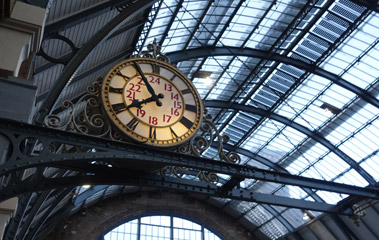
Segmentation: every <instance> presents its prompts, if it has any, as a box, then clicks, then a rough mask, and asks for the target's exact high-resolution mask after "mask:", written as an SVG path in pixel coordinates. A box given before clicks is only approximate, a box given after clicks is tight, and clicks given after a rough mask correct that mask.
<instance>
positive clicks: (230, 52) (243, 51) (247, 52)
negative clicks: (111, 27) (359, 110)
mask: <svg viewBox="0 0 379 240" xmlns="http://www.w3.org/2000/svg"><path fill="white" fill-rule="evenodd" d="M166 55H167V56H168V57H169V58H170V60H171V62H173V63H176V62H181V61H185V60H189V59H196V58H204V57H209V56H245V57H252V58H260V59H266V60H271V61H276V62H281V63H284V64H288V65H292V66H294V67H297V68H299V69H304V70H306V71H308V72H311V73H313V74H316V75H318V76H320V77H323V78H326V79H328V80H330V81H332V82H333V83H335V84H337V85H339V86H340V87H343V88H345V89H347V90H349V91H351V92H353V93H355V94H356V95H358V96H359V97H360V98H361V99H363V100H365V101H366V102H368V103H370V104H372V105H374V106H375V107H377V108H379V100H378V99H377V98H376V97H375V96H374V95H372V94H371V93H368V92H367V91H365V90H364V89H362V88H360V87H358V86H356V85H354V84H352V83H350V82H348V81H346V80H344V79H343V78H342V77H340V76H338V75H336V74H334V73H332V72H329V71H326V70H324V69H322V68H320V67H318V66H315V65H313V64H309V63H306V62H303V61H300V60H297V59H294V58H291V57H287V56H284V55H280V54H273V53H270V52H267V51H263V50H258V49H252V48H238V47H228V46H225V47H201V48H194V49H188V50H186V51H176V52H171V53H167V54H166Z"/></svg>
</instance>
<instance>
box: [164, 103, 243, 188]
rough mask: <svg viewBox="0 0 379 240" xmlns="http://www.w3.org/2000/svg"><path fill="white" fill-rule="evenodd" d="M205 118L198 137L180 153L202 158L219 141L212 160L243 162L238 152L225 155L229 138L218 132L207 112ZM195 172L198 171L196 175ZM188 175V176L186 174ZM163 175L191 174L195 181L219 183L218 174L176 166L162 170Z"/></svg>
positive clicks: (182, 147) (180, 175)
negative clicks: (225, 145)
mask: <svg viewBox="0 0 379 240" xmlns="http://www.w3.org/2000/svg"><path fill="white" fill-rule="evenodd" d="M204 114H205V116H204V118H203V123H202V125H201V127H200V131H199V132H198V135H196V136H195V137H194V138H193V139H191V141H189V142H188V143H186V144H183V145H181V146H179V147H178V148H177V151H178V152H180V153H184V154H188V155H194V156H202V155H203V154H204V153H205V152H206V151H207V150H208V149H210V148H211V147H212V145H213V142H214V141H215V140H217V151H216V153H215V154H214V155H213V156H211V157H210V158H211V159H213V160H216V161H225V162H229V163H235V164H239V163H240V162H241V157H240V156H239V155H238V153H236V152H227V153H225V151H224V148H223V144H226V143H227V142H228V141H229V136H227V135H221V134H220V132H219V131H218V129H217V127H216V125H215V124H214V123H213V122H212V116H211V115H209V114H207V111H206V110H205V113H204ZM194 171H197V173H196V174H195V173H194ZM186 173H187V174H186ZM161 174H162V175H168V176H175V177H178V178H182V177H187V178H189V174H190V175H191V176H193V179H195V178H198V179H199V180H201V181H206V182H211V183H218V182H219V177H218V176H217V174H216V173H213V172H209V173H205V172H204V171H202V170H195V169H188V168H180V167H174V166H167V167H164V168H163V169H162V170H161Z"/></svg>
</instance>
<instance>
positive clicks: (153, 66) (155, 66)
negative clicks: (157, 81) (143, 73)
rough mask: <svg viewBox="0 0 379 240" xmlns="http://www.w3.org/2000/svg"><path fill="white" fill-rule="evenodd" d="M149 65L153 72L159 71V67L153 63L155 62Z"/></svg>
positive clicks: (157, 72)
mask: <svg viewBox="0 0 379 240" xmlns="http://www.w3.org/2000/svg"><path fill="white" fill-rule="evenodd" d="M151 67H152V68H153V73H156V74H159V73H160V71H161V67H159V66H157V65H155V64H152V65H151Z"/></svg>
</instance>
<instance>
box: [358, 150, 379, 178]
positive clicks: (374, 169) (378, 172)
mask: <svg viewBox="0 0 379 240" xmlns="http://www.w3.org/2000/svg"><path fill="white" fill-rule="evenodd" d="M360 166H361V167H362V168H363V169H364V170H366V171H367V172H368V173H369V174H370V175H371V176H372V177H373V178H374V179H375V180H376V181H379V156H378V153H376V154H375V155H373V156H372V157H369V158H367V159H366V160H365V161H364V162H362V163H361V164H360Z"/></svg>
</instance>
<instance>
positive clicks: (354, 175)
mask: <svg viewBox="0 0 379 240" xmlns="http://www.w3.org/2000/svg"><path fill="white" fill-rule="evenodd" d="M335 181H336V182H340V183H344V184H350V185H355V186H360V187H366V186H367V185H368V182H367V181H366V180H365V179H364V178H363V177H362V176H361V175H360V174H359V173H358V172H357V171H355V170H354V169H350V170H349V171H348V172H346V173H345V174H343V175H342V176H341V177H339V178H337V179H336V180H335Z"/></svg>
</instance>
